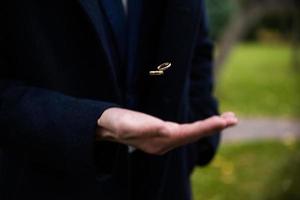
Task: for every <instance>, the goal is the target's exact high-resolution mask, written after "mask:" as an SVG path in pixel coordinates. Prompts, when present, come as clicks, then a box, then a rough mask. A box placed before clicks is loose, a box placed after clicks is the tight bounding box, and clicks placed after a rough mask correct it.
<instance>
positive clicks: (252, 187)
mask: <svg viewBox="0 0 300 200" xmlns="http://www.w3.org/2000/svg"><path fill="white" fill-rule="evenodd" d="M299 169H300V141H298V142H297V141H296V140H294V139H291V138H290V139H289V138H287V139H286V141H282V142H280V141H268V142H253V143H244V144H232V145H223V146H221V148H220V151H219V153H218V155H217V156H216V158H215V160H214V161H213V162H212V164H211V165H210V166H209V167H206V168H203V169H201V168H197V169H196V170H195V171H194V173H193V176H192V185H193V196H194V199H195V200H203V199H205V200H241V199H243V200H252V199H253V200H285V199H287V200H296V199H300V192H299V189H300V170H299Z"/></svg>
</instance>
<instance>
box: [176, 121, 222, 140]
mask: <svg viewBox="0 0 300 200" xmlns="http://www.w3.org/2000/svg"><path fill="white" fill-rule="evenodd" d="M226 126H227V121H226V120H225V119H224V118H222V117H219V116H214V117H210V118H208V119H206V120H203V121H198V122H194V123H191V124H183V125H180V126H179V127H178V131H177V133H176V134H175V137H177V140H179V142H181V143H182V144H186V143H191V142H194V141H196V140H198V139H199V138H201V137H205V136H208V135H211V134H213V133H216V132H219V131H221V130H222V129H224V128H226Z"/></svg>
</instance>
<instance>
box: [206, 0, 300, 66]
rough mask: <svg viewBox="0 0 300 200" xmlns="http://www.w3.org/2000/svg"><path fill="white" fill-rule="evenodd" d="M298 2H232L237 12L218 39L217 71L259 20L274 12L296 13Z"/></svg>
mask: <svg viewBox="0 0 300 200" xmlns="http://www.w3.org/2000/svg"><path fill="white" fill-rule="evenodd" d="M210 1H212V0H210ZM215 1H218V0H215ZM297 1H298V0H285V1H284V2H283V1H282V0H231V3H232V4H233V5H235V6H232V7H233V8H237V9H235V12H234V13H233V14H232V15H231V17H230V20H229V23H228V24H227V26H226V27H225V28H224V31H223V33H222V34H221V35H220V37H219V39H218V53H217V56H216V70H217V71H219V68H220V67H221V66H222V65H223V63H224V62H225V60H226V58H227V57H228V55H229V54H230V52H231V50H232V47H233V46H234V45H235V44H236V43H237V42H238V41H239V40H240V39H242V38H243V37H244V36H245V34H246V33H247V32H248V31H249V29H250V28H251V27H253V26H254V25H255V24H257V23H258V21H259V20H261V19H262V18H263V17H264V16H266V15H267V14H269V13H272V12H275V13H276V12H277V13H278V12H283V11H284V12H295V2H297ZM222 3H223V1H221V0H219V4H221V5H222ZM216 5H217V4H216ZM208 6H209V4H208ZM225 7H226V6H225ZM210 9H212V8H210ZM295 13H298V12H295ZM213 30H214V29H213Z"/></svg>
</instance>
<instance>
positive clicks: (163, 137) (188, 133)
mask: <svg viewBox="0 0 300 200" xmlns="http://www.w3.org/2000/svg"><path fill="white" fill-rule="evenodd" d="M237 121H238V120H237V118H236V117H235V116H234V113H230V112H228V113H224V114H223V115H221V116H214V117H210V118H208V119H205V120H203V121H196V122H194V123H190V124H178V123H174V122H167V121H163V120H161V119H158V118H156V117H153V116H150V115H147V114H144V113H140V112H135V111H131V110H127V109H121V108H109V109H107V110H106V111H105V112H104V113H103V114H102V116H101V117H100V118H99V120H98V125H99V127H98V130H97V140H109V141H113V142H118V143H122V144H126V145H130V146H133V147H135V148H137V149H140V150H142V151H144V152H146V153H150V154H156V155H161V154H164V153H166V152H167V151H170V150H171V149H174V148H176V147H179V146H181V145H184V144H188V143H192V142H195V141H197V140H198V139H200V138H202V137H205V136H209V135H211V134H213V133H215V132H218V131H221V130H223V129H225V128H227V127H230V126H234V125H236V124H237Z"/></svg>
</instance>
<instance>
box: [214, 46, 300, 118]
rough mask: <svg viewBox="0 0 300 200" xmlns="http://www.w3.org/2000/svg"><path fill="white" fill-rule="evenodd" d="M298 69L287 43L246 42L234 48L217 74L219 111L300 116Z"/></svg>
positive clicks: (256, 114)
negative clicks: (295, 68)
mask: <svg viewBox="0 0 300 200" xmlns="http://www.w3.org/2000/svg"><path fill="white" fill-rule="evenodd" d="M299 91H300V71H298V72H296V71H295V70H294V68H293V65H292V51H291V49H290V46H288V45H283V44H280V45H279V44H257V43H246V44H242V45H239V46H238V47H236V48H235V49H234V51H233V53H232V54H231V56H230V58H229V59H228V61H227V62H226V64H225V65H224V68H223V70H222V71H221V72H220V74H219V79H218V81H217V84H216V96H217V97H218V98H219V100H220V106H221V110H222V111H225V110H232V111H235V112H236V113H238V114H239V115H240V116H247V117H248V116H250V117H255V116H259V117H261V116H273V117H288V118H297V117H300V92H299Z"/></svg>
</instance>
